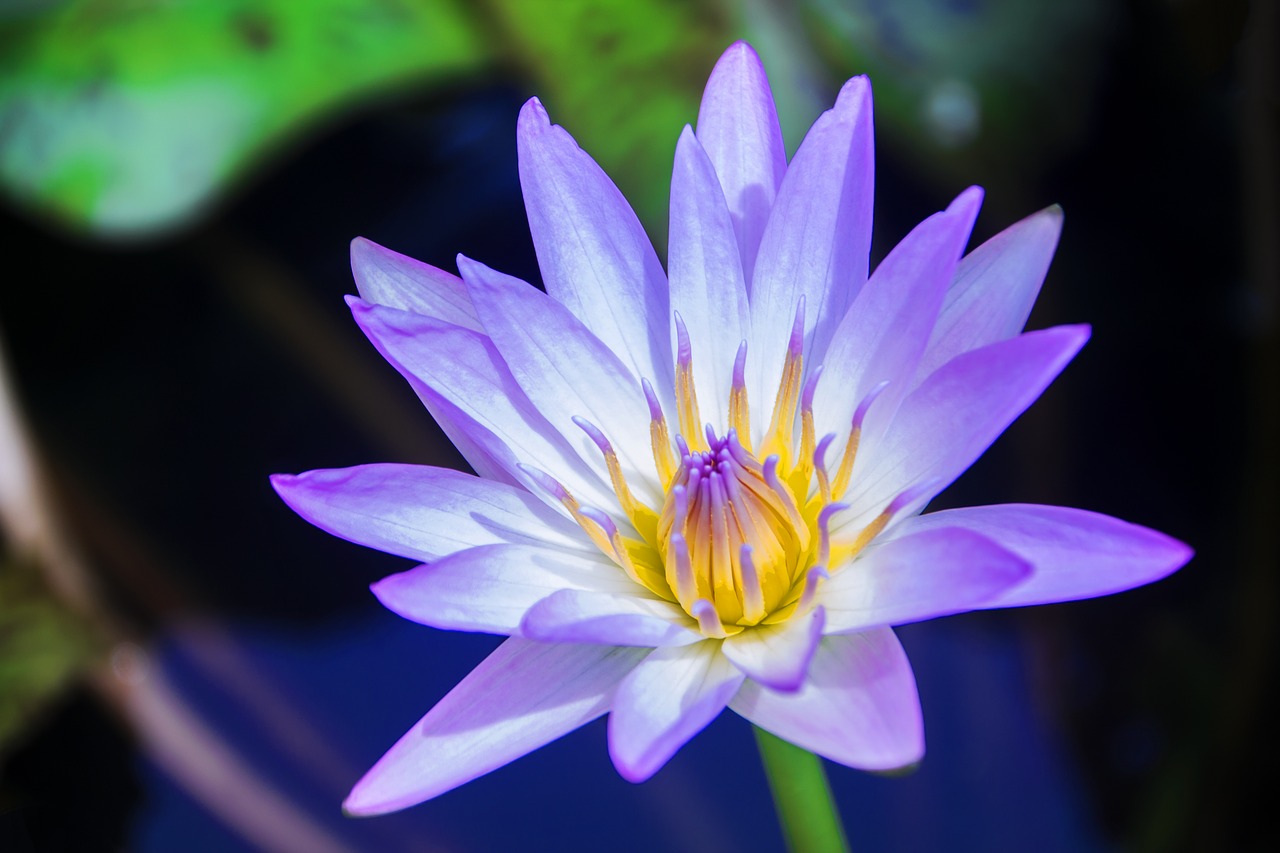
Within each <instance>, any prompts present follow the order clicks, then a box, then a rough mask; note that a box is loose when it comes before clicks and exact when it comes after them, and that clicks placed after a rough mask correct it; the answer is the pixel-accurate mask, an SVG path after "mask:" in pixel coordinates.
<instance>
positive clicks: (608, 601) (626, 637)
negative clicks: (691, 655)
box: [520, 589, 703, 647]
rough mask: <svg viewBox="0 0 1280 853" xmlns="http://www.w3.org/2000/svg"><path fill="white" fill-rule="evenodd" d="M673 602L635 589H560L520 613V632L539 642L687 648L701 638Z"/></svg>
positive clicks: (691, 622) (689, 618) (684, 614)
mask: <svg viewBox="0 0 1280 853" xmlns="http://www.w3.org/2000/svg"><path fill="white" fill-rule="evenodd" d="M695 624H696V623H694V621H693V619H692V618H691V617H689V616H688V615H687V614H686V613H685V612H684V611H683V610H681V609H680V608H679V607H678V606H677V605H675V604H672V603H671V602H670V601H663V600H662V599H660V598H657V597H655V596H652V595H650V596H646V595H643V594H641V593H640V592H639V591H637V592H634V593H631V594H618V593H601V592H583V591H581V590H574V589H562V590H560V591H559V592H556V593H553V594H551V595H549V596H547V597H546V598H544V599H542V600H541V601H539V602H538V603H537V604H535V605H534V606H533V607H531V608H530V609H529V612H528V613H526V614H525V615H524V620H523V621H522V622H521V623H520V635H521V636H522V637H527V638H528V639H530V640H538V641H540V642H544V643H604V644H605V645H610V646H650V647H656V646H687V645H689V644H690V643H696V642H698V641H699V640H701V639H703V637H702V635H701V634H700V633H698V632H697V631H695V630H693V628H694V625H695Z"/></svg>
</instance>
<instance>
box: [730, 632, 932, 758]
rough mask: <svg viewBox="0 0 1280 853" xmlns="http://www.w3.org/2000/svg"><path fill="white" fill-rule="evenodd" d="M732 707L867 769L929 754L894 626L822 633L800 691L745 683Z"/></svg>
mask: <svg viewBox="0 0 1280 853" xmlns="http://www.w3.org/2000/svg"><path fill="white" fill-rule="evenodd" d="M729 707H730V708H732V709H733V710H734V711H736V712H737V713H739V714H741V715H742V716H744V717H746V718H747V719H748V720H750V721H751V722H753V723H755V724H756V725H757V726H759V727H760V728H762V729H765V730H767V731H769V732H772V733H773V734H775V735H777V736H778V737H780V738H782V739H783V740H786V741H790V742H791V743H794V744H795V745H796V746H799V747H802V748H804V749H807V750H810V751H811V752H816V753H817V754H818V755H821V756H823V757H824V758H829V759H831V760H832V761H836V762H839V763H840V764H844V765H847V766H849V767H857V768H859V769H862V770H896V769H898V768H900V767H906V766H909V765H911V764H915V763H916V762H918V761H919V760H920V759H921V758H922V757H923V756H924V721H923V720H922V719H921V714H920V698H919V696H918V695H917V693H916V680H915V676H914V675H912V673H911V664H910V663H909V662H908V661H907V655H906V653H905V652H904V651H903V650H902V646H901V645H900V644H899V643H898V638H897V637H895V636H894V634H893V630H892V629H890V628H875V629H872V630H870V631H865V632H863V633H860V634H848V635H845V636H839V637H824V638H823V640H822V644H821V645H820V646H818V652H817V654H815V655H814V656H813V662H812V663H811V664H810V665H809V677H808V678H806V679H805V682H804V684H803V685H802V686H801V688H800V689H799V690H798V691H796V692H795V693H778V692H775V691H773V690H770V689H768V688H767V687H763V686H761V685H758V684H756V683H754V682H751V681H748V682H747V683H746V684H744V685H743V686H742V689H741V690H740V691H738V695H737V696H735V697H734V698H733V700H732V701H731V702H730V703H729Z"/></svg>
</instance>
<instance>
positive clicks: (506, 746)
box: [343, 637, 647, 815]
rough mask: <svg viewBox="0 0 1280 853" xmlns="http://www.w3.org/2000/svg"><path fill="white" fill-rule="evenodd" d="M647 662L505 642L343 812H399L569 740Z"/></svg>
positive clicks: (613, 653)
mask: <svg viewBox="0 0 1280 853" xmlns="http://www.w3.org/2000/svg"><path fill="white" fill-rule="evenodd" d="M646 654H647V650H645V649H628V648H617V647H612V646H589V645H567V644H548V643H533V642H529V641H528V640H522V639H519V638H514V637H513V638H512V639H509V640H507V641H506V642H504V643H503V644H502V645H501V646H499V647H498V648H497V649H496V650H495V651H494V652H493V654H491V655H489V657H487V658H485V660H484V661H483V662H482V663H481V664H480V665H479V666H477V667H476V668H475V669H473V670H472V671H471V673H470V674H469V675H467V677H466V678H464V679H462V681H460V682H459V683H458V685H457V686H456V687H454V688H453V690H451V691H449V694H448V695H447V696H445V697H444V698H443V699H441V700H440V702H439V703H438V704H437V705H436V706H435V707H434V708H432V709H431V710H430V711H428V712H427V715H426V716H425V717H423V718H422V719H421V720H419V721H418V723H417V724H416V725H415V726H414V727H413V728H412V729H410V730H409V731H408V733H407V734H405V736H404V737H402V738H400V740H399V741H397V742H396V745H395V746H393V747H391V749H390V750H388V751H387V754H386V755H384V756H383V757H382V759H381V760H379V761H378V763H377V764H375V765H374V766H373V769H371V770H370V771H369V772H368V773H366V774H365V776H364V778H363V779H361V780H360V782H359V783H357V785H356V786H355V788H354V789H353V790H352V792H351V794H350V796H348V797H347V801H346V802H345V803H344V804H343V806H344V808H345V809H346V811H347V812H348V813H349V814H354V815H374V814H382V813H384V812H392V811H396V810H397V809H403V808H406V807H408V806H411V805H414V804H415V803H420V802H422V801H423V800H429V799H431V798H432V797H435V796H438V795H440V794H443V793H444V792H445V791H448V790H450V789H451V788H456V787H457V786H459V785H461V784H462V783H464V782H469V781H471V780H472V779H475V778H476V777H478V776H483V775H484V774H485V773H488V772H489V771H491V770H494V769H496V768H498V767H501V766H502V765H504V764H506V763H508V762H510V761H513V760H515V759H516V758H519V757H520V756H522V755H524V754H526V753H529V752H532V751H533V750H535V749H537V748H538V747H540V746H543V745H544V744H547V743H549V742H551V741H553V740H555V739H556V738H558V737H561V736H562V735H565V734H568V733H569V732H571V731H573V730H574V729H576V728H578V727H579V726H581V725H583V724H584V723H588V722H590V721H591V720H594V719H595V718H596V717H599V716H600V715H601V714H603V713H604V712H605V711H607V710H608V708H609V698H610V696H611V695H612V693H613V689H614V687H615V686H616V685H617V684H618V682H619V681H621V680H622V679H623V678H624V677H625V676H626V674H627V673H628V672H630V671H631V670H632V669H634V668H635V666H636V664H637V663H639V662H640V661H641V660H642V659H643V658H644V656H645V655H646Z"/></svg>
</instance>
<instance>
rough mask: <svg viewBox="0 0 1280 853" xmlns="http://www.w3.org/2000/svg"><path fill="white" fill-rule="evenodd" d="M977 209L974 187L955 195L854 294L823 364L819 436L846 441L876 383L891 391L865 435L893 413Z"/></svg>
mask: <svg viewBox="0 0 1280 853" xmlns="http://www.w3.org/2000/svg"><path fill="white" fill-rule="evenodd" d="M981 204H982V190H981V189H979V188H978V187H971V188H969V189H968V190H966V191H965V192H963V193H961V194H960V196H959V197H958V198H956V200H955V201H954V202H952V204H951V206H950V207H949V208H948V209H947V210H946V211H944V212H942V213H937V214H934V215H933V216H931V217H929V218H928V219H926V220H925V221H924V222H921V223H920V224H919V225H917V226H916V227H915V228H914V229H913V230H912V231H911V233H910V234H908V235H907V236H906V237H905V238H904V239H903V240H902V242H901V243H899V244H898V245H897V246H895V247H894V249H893V251H891V252H890V253H889V255H888V257H886V258H885V259H884V261H883V262H882V263H881V264H880V266H878V267H877V268H876V271H875V273H874V274H872V276H871V280H870V281H868V282H867V285H866V287H864V288H862V290H861V292H859V293H858V296H857V298H856V299H855V300H854V302H853V304H852V305H850V306H849V310H848V311H847V312H846V313H845V316H844V318H843V319H842V320H841V321H840V325H839V327H837V329H836V333H835V336H834V337H833V338H832V341H831V346H830V348H829V349H828V350H827V354H826V356H825V357H824V358H823V362H822V366H823V372H822V378H821V379H820V380H819V382H818V387H817V396H816V404H815V406H814V416H815V418H816V419H817V424H816V425H817V434H818V435H826V434H827V433H835V434H836V435H838V436H840V437H841V438H842V439H843V437H845V436H847V435H848V432H849V424H850V422H851V420H852V418H853V413H854V409H855V407H856V406H857V405H858V403H859V402H861V401H862V400H863V399H865V398H866V396H867V394H869V393H870V392H871V390H872V389H873V388H875V387H876V386H877V385H878V384H880V383H881V382H886V381H887V382H888V383H889V384H888V386H886V388H885V390H884V393H883V394H882V395H881V396H880V400H879V402H878V403H877V404H876V406H875V407H873V408H872V409H871V412H870V415H869V417H868V424H867V425H866V426H864V427H863V435H864V436H868V435H871V434H873V433H875V432H876V431H877V429H878V428H881V427H883V424H884V423H885V418H886V417H888V416H890V415H891V414H892V413H893V412H894V411H896V409H897V407H898V404H899V403H900V402H901V400H902V398H903V397H904V396H905V395H906V393H907V391H908V390H910V388H909V380H910V379H911V377H912V376H913V375H914V373H915V370H916V364H917V362H918V361H919V359H920V354H921V353H922V352H924V349H925V344H926V343H927V342H928V340H929V335H930V333H931V331H932V330H933V325H934V322H935V320H936V319H937V316H938V310H939V309H940V308H941V306H942V300H943V296H944V295H945V293H946V291H947V286H948V285H949V284H950V283H951V279H952V276H953V274H954V271H955V268H956V263H957V261H958V260H959V259H960V254H961V252H963V251H964V246H965V243H966V242H967V241H968V239H969V233H970V231H972V230H973V222H974V220H975V219H976V218H977V216H978V208H979V207H980V206H981Z"/></svg>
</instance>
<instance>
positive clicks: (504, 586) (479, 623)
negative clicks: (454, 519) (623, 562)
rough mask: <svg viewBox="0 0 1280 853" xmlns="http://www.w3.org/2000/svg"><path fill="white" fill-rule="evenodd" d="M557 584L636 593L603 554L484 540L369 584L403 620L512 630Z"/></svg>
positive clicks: (469, 628) (448, 626)
mask: <svg viewBox="0 0 1280 853" xmlns="http://www.w3.org/2000/svg"><path fill="white" fill-rule="evenodd" d="M562 589H583V590H590V591H594V592H609V593H622V594H624V595H625V594H640V593H641V592H642V588H641V587H640V586H639V585H638V584H636V583H635V582H634V581H632V580H631V579H630V578H628V577H627V576H626V575H625V574H624V573H623V571H622V569H620V568H619V567H617V566H615V565H614V564H612V563H610V562H608V561H607V560H605V559H604V557H601V556H595V557H591V556H586V555H576V554H570V553H568V552H565V551H552V550H549V549H546V548H531V547H527V546H522V545H483V546H481V547H479V548H471V549H470V550H467V551H459V552H458V553H456V554H452V555H450V556H448V557H445V558H444V559H443V560H440V561H439V562H437V563H432V564H430V565H426V566H418V567H417V568H416V569H410V570H409V571H407V572H400V573H399V574H394V575H391V576H389V577H385V578H383V579H382V580H380V581H378V582H377V583H375V584H374V585H373V592H374V594H375V595H377V596H378V600H379V601H381V602H382V604H383V605H384V606H385V607H386V608H387V609H389V610H392V611H394V612H395V613H399V614H400V615H401V616H403V617H405V618H406V619H412V620H413V621H415V622H421V623H422V624H424V625H430V626H432V627H434V628H445V629H449V630H454V631H487V632H489V633H494V634H512V633H515V632H516V631H517V630H518V629H519V627H520V621H521V620H522V619H523V618H524V614H525V612H526V611H527V610H528V609H529V608H530V607H533V606H534V605H535V604H537V603H538V602H539V601H541V600H542V599H544V598H546V597H547V596H548V595H551V594H552V593H553V592H557V591H558V590H562Z"/></svg>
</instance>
